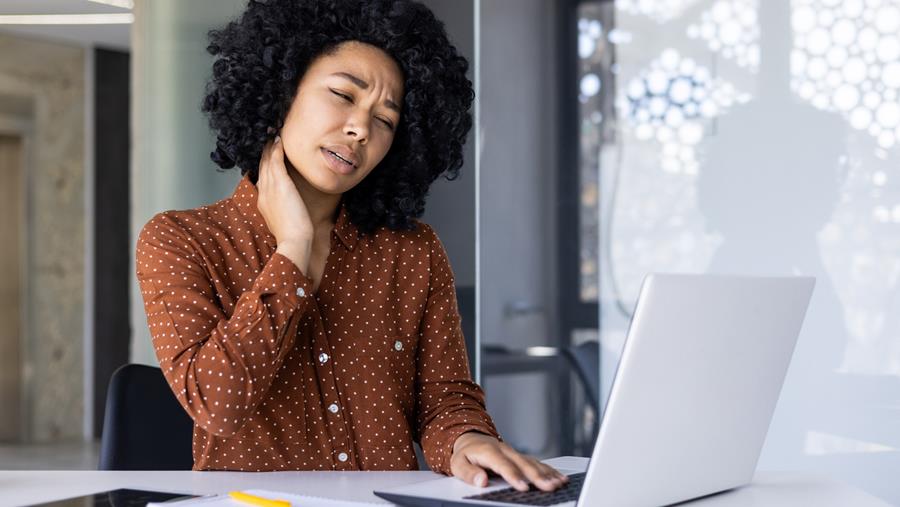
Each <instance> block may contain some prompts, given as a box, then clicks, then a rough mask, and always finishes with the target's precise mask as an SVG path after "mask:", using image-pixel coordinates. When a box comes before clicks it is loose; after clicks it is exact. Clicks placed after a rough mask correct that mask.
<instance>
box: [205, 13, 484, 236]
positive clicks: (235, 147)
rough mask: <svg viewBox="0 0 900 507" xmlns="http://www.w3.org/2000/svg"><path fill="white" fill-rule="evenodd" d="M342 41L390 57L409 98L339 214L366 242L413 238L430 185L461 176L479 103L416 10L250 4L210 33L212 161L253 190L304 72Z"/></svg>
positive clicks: (446, 44) (429, 16)
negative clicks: (398, 233)
mask: <svg viewBox="0 0 900 507" xmlns="http://www.w3.org/2000/svg"><path fill="white" fill-rule="evenodd" d="M346 41H358V42H363V43H366V44H370V45H372V46H375V47H377V48H379V49H381V50H383V51H384V52H385V53H387V54H388V55H390V56H391V57H392V58H393V59H394V60H395V61H396V62H397V63H398V65H399V67H400V69H401V71H402V73H403V80H404V90H405V93H404V97H403V102H402V105H401V108H402V114H401V120H400V122H399V124H398V125H397V127H396V129H395V133H394V140H393V143H392V144H391V147H390V149H389V150H388V152H387V154H386V155H385V157H384V159H383V160H382V161H381V162H380V163H379V164H378V165H377V166H376V167H375V168H374V169H373V170H372V172H371V173H369V174H368V175H367V176H366V178H365V179H363V180H362V181H361V182H360V183H359V184H358V185H356V186H355V187H354V188H352V189H350V190H348V191H347V192H345V193H344V194H343V196H342V201H343V204H344V206H345V207H346V208H347V211H348V214H349V217H350V220H351V221H352V222H353V223H354V224H355V225H356V226H357V228H358V229H359V230H360V231H361V232H362V233H371V232H373V231H374V230H376V229H377V228H378V227H382V226H386V227H388V228H389V229H392V230H413V229H415V222H414V219H415V218H418V217H421V216H422V213H423V212H424V210H425V197H426V196H427V194H428V189H429V187H430V186H431V184H432V183H433V182H434V181H435V180H436V179H437V178H438V177H440V176H441V175H444V176H445V177H446V178H447V179H450V180H452V179H455V178H456V177H457V176H458V174H459V169H460V167H461V166H462V163H463V145H464V144H465V140H466V135H467V134H468V132H469V130H470V128H471V126H472V117H471V114H470V113H469V110H470V108H471V105H472V102H473V100H474V98H475V93H474V91H473V89H472V83H471V81H469V79H468V78H467V77H466V71H467V70H468V67H469V64H468V62H467V61H466V59H465V58H464V57H462V56H460V55H459V54H458V52H457V49H456V47H455V46H454V45H453V44H452V43H451V42H450V41H449V39H448V37H447V33H446V31H445V28H444V24H443V23H442V22H441V21H440V20H438V19H436V18H435V16H434V14H433V13H432V12H431V11H430V10H429V9H428V8H427V7H426V6H424V5H422V4H421V3H418V2H416V1H413V0H250V1H249V3H248V4H247V7H246V9H245V10H244V11H243V13H242V14H241V15H240V16H239V17H238V18H236V19H235V20H233V21H231V22H230V23H228V24H227V25H225V26H224V27H223V28H221V29H217V30H212V31H210V32H209V46H208V48H207V50H208V51H209V53H210V54H212V55H213V59H214V63H213V67H212V76H211V78H210V80H209V82H208V83H207V87H206V96H205V98H204V100H203V104H202V110H203V112H205V113H207V115H208V117H209V125H210V127H211V128H212V130H213V132H214V133H215V135H216V146H215V150H214V151H213V152H212V153H211V154H210V157H211V158H212V160H213V162H215V163H216V164H217V165H218V166H219V167H220V168H222V169H229V168H233V167H238V168H239V169H240V171H241V174H242V175H245V174H248V173H249V178H250V180H251V181H252V182H254V183H255V182H256V179H257V176H258V170H259V160H260V156H261V154H262V150H263V147H264V146H265V144H266V143H267V142H268V141H269V140H270V139H272V138H273V137H274V136H275V132H277V131H280V130H281V127H282V125H283V122H284V119H285V116H286V114H287V112H288V110H289V108H290V105H291V102H292V101H293V99H294V96H295V94H296V92H297V87H298V86H299V83H300V79H301V78H302V77H303V74H304V73H305V72H306V69H307V68H308V67H309V65H310V64H311V63H312V62H313V61H314V60H315V59H316V58H317V57H319V56H321V55H326V54H329V53H330V52H333V51H334V50H335V49H337V47H338V46H339V45H340V44H341V43H343V42H346Z"/></svg>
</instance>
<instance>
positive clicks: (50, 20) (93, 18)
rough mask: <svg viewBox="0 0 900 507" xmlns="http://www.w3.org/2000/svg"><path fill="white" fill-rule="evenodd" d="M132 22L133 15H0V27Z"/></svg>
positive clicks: (120, 23) (122, 23) (121, 23)
mask: <svg viewBox="0 0 900 507" xmlns="http://www.w3.org/2000/svg"><path fill="white" fill-rule="evenodd" d="M132 22H134V14H131V13H130V12H129V13H123V14H8V15H0V25H124V24H129V23H132Z"/></svg>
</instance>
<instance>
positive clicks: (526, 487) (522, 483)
mask: <svg viewBox="0 0 900 507" xmlns="http://www.w3.org/2000/svg"><path fill="white" fill-rule="evenodd" d="M517 484H518V485H519V487H520V488H522V489H528V483H527V482H525V481H519V482H518V483H517Z"/></svg>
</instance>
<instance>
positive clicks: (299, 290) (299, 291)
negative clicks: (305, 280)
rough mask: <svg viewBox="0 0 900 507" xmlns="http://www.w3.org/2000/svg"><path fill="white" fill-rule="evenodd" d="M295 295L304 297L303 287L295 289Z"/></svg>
mask: <svg viewBox="0 0 900 507" xmlns="http://www.w3.org/2000/svg"><path fill="white" fill-rule="evenodd" d="M297 295H298V296H300V297H303V296H305V295H306V291H305V290H303V287H297Z"/></svg>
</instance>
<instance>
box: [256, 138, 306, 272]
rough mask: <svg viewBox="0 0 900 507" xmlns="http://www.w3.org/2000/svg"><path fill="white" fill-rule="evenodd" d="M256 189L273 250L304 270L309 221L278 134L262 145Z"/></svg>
mask: <svg viewBox="0 0 900 507" xmlns="http://www.w3.org/2000/svg"><path fill="white" fill-rule="evenodd" d="M256 189H257V191H258V193H259V198H258V199H257V203H256V206H257V208H259V212H260V213H261V214H262V216H263V220H265V221H266V225H267V226H268V227H269V231H270V232H271V233H272V235H273V236H275V242H276V244H277V249H276V252H278V253H280V254H282V255H284V256H285V257H287V258H288V259H290V260H292V261H293V262H294V264H296V265H297V267H298V268H300V270H301V271H303V273H304V274H305V273H306V272H307V270H308V267H309V257H310V253H311V252H312V240H313V232H314V231H313V225H312V220H311V219H310V218H309V210H307V208H306V204H305V203H304V202H303V198H302V197H300V192H298V191H297V187H296V186H294V180H292V179H291V177H290V175H288V172H287V167H286V166H285V164H284V146H283V143H282V142H281V138H280V137H275V139H274V140H272V141H269V142H268V143H266V146H265V147H264V148H263V152H262V156H261V157H260V160H259V178H257V181H256Z"/></svg>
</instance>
